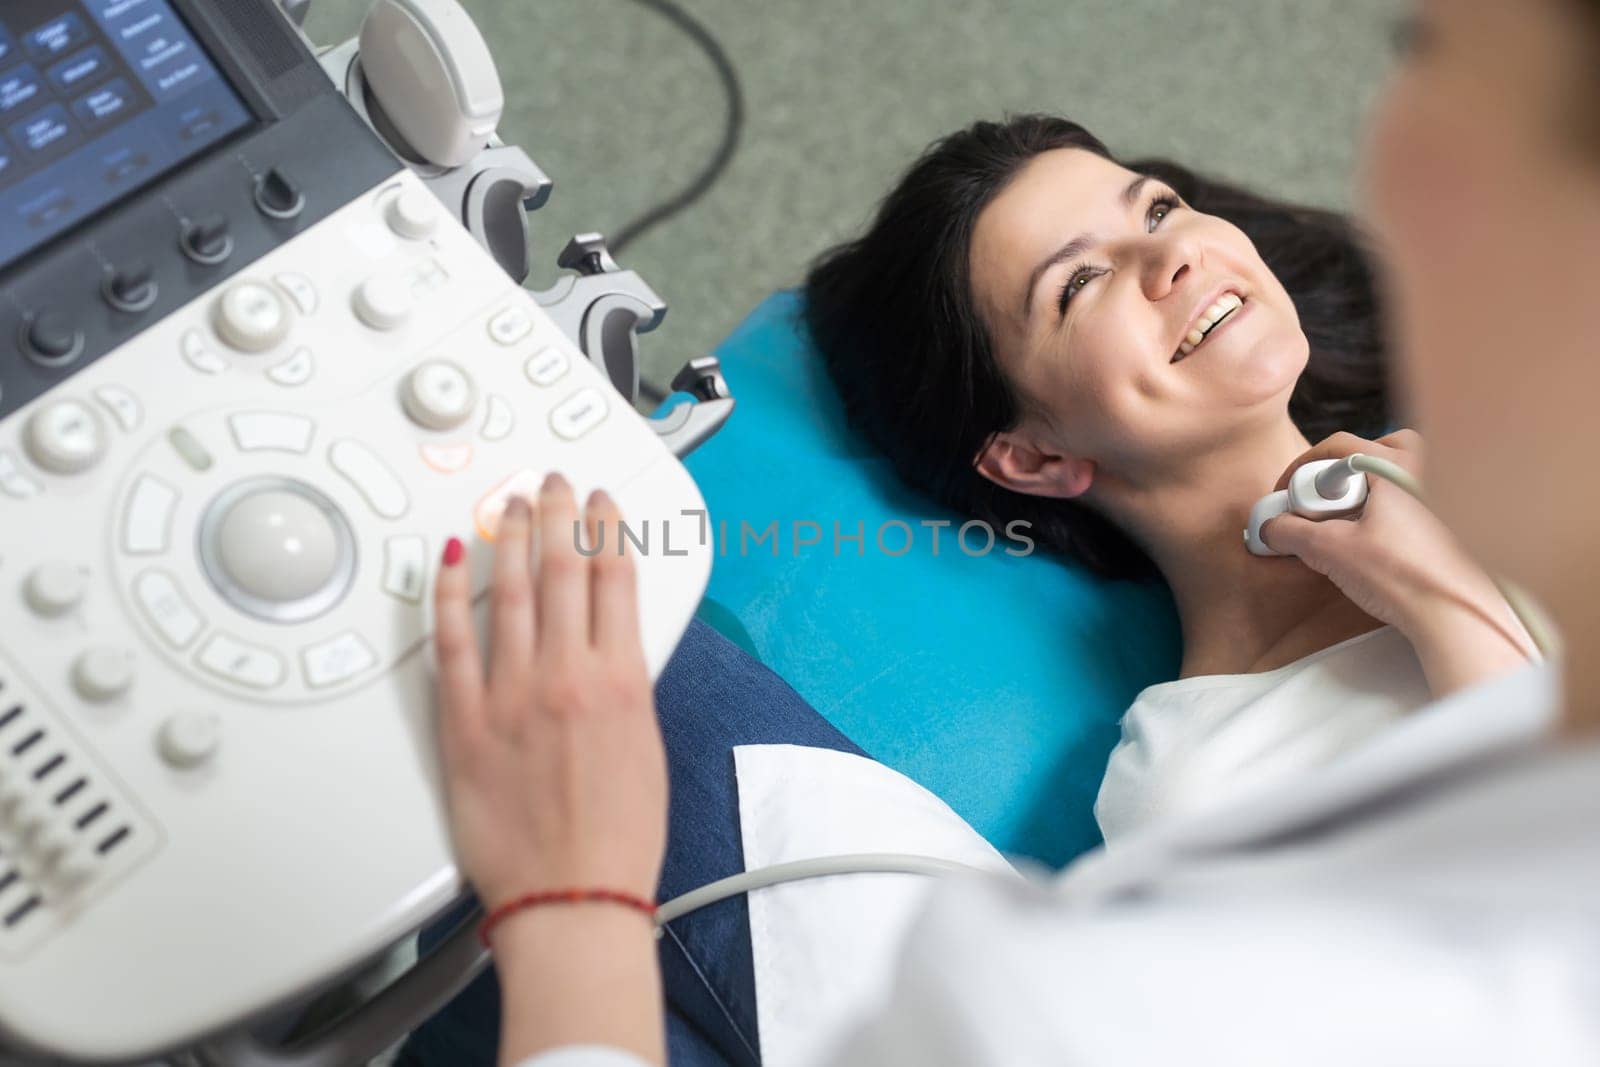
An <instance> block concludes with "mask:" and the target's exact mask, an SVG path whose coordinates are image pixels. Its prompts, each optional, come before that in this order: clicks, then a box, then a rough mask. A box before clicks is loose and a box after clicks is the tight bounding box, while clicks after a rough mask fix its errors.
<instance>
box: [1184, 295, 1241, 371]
mask: <svg viewBox="0 0 1600 1067" xmlns="http://www.w3.org/2000/svg"><path fill="white" fill-rule="evenodd" d="M1243 306H1244V298H1243V297H1241V296H1238V295H1237V294H1235V293H1223V294H1222V295H1221V296H1219V297H1217V301H1216V303H1214V304H1212V305H1211V306H1210V307H1208V308H1206V310H1205V311H1204V312H1202V313H1201V315H1200V318H1199V319H1197V320H1196V321H1195V324H1194V329H1192V330H1190V331H1189V333H1188V334H1187V335H1186V336H1185V337H1184V339H1183V341H1182V342H1180V343H1179V345H1178V354H1179V355H1180V356H1187V355H1188V354H1189V353H1190V352H1193V351H1194V350H1195V349H1196V348H1197V347H1199V345H1200V342H1201V341H1204V340H1205V339H1206V335H1207V334H1208V333H1210V332H1211V328H1212V327H1213V326H1215V325H1216V324H1217V323H1219V322H1221V321H1222V320H1223V319H1225V318H1227V317H1228V314H1229V313H1230V312H1232V311H1235V310H1237V309H1238V308H1241V307H1243Z"/></svg>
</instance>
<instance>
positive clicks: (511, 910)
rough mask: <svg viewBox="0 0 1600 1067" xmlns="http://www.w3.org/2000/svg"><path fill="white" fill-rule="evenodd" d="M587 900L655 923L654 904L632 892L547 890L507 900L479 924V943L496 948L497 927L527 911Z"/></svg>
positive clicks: (485, 946)
mask: <svg viewBox="0 0 1600 1067" xmlns="http://www.w3.org/2000/svg"><path fill="white" fill-rule="evenodd" d="M586 901H601V902H603V903H606V904H621V905H622V906H623V907H626V908H632V909H633V910H635V911H640V912H643V913H644V914H645V915H647V916H649V917H650V921H651V922H652V923H653V922H655V918H656V906H655V902H654V901H650V900H646V899H645V898H644V897H640V896H635V895H634V894H632V893H623V892H620V891H619V890H615V889H547V890H544V891H543V892H539V893H527V894H524V895H523V896H520V897H516V898H515V899H512V900H508V901H506V902H505V903H504V904H502V905H500V906H499V907H498V908H495V909H494V910H493V911H491V912H490V913H489V914H488V915H486V916H484V919H483V922H481V923H479V924H478V940H479V941H482V942H483V947H484V948H493V947H494V946H493V945H491V944H490V943H489V937H490V935H491V934H493V933H494V928H495V927H496V926H499V925H500V923H501V922H502V921H503V920H505V919H507V918H509V917H510V916H512V915H514V914H516V913H517V912H519V911H521V910H523V909H524V908H536V907H538V906H539V905H541V904H581V903H584V902H586Z"/></svg>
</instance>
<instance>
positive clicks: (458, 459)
mask: <svg viewBox="0 0 1600 1067" xmlns="http://www.w3.org/2000/svg"><path fill="white" fill-rule="evenodd" d="M417 452H418V453H419V454H420V455H421V456H422V462H424V463H426V464H427V465H428V467H429V468H430V469H432V470H436V471H438V472H439V473H440V474H458V473H460V472H461V471H464V470H466V469H467V467H468V466H469V465H470V464H471V463H472V446H471V445H469V444H466V443H465V442H462V443H460V444H453V445H420V446H418V448H417Z"/></svg>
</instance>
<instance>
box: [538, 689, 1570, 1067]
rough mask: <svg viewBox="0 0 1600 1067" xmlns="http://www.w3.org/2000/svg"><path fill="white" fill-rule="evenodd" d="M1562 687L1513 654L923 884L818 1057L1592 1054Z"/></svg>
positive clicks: (1466, 1062) (1438, 1059)
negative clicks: (1111, 825) (903, 929)
mask: <svg viewBox="0 0 1600 1067" xmlns="http://www.w3.org/2000/svg"><path fill="white" fill-rule="evenodd" d="M1555 688H1556V679H1555V674H1554V670H1553V668H1551V667H1550V666H1548V665H1530V666H1529V667H1526V668H1524V669H1522V670H1520V671H1517V672H1515V673H1514V674H1511V675H1507V676H1505V677H1504V678H1501V679H1499V680H1496V681H1494V682H1491V683H1488V684H1486V685H1484V686H1480V687H1477V688H1476V689H1473V690H1470V691H1468V692H1465V693H1461V694H1457V695H1456V696H1455V697H1454V698H1452V699H1449V700H1446V701H1442V702H1440V703H1438V704H1436V705H1433V706H1431V707H1429V708H1427V709H1424V710H1422V711H1420V712H1418V713H1417V714H1416V715H1415V716H1414V717H1413V718H1411V719H1410V720H1408V721H1407V722H1405V723H1402V724H1400V725H1398V726H1396V727H1395V728H1394V730H1393V731H1392V732H1390V733H1389V734H1388V735H1387V736H1385V737H1383V738H1380V739H1378V740H1376V741H1375V742H1374V743H1373V744H1372V745H1371V746H1368V747H1367V748H1366V749H1363V750H1362V751H1360V752H1358V753H1354V754H1352V755H1351V756H1350V757H1348V758H1346V759H1344V760H1341V761H1340V762H1338V763H1336V764H1334V765H1331V766H1329V767H1327V768H1325V769H1323V770H1321V771H1319V772H1317V773H1315V774H1313V775H1311V776H1309V777H1308V778H1307V779H1306V780H1304V781H1302V782H1299V783H1296V784H1293V785H1290V786H1287V787H1285V788H1282V789H1278V790H1275V791H1271V792H1262V793H1258V794H1255V795H1252V796H1250V797H1247V798H1242V799H1241V802H1240V803H1239V804H1237V805H1232V806H1228V807H1225V808H1221V809H1218V810H1217V811H1215V812H1213V813H1212V814H1210V815H1208V816H1206V817H1205V818H1202V819H1196V820H1193V821H1189V822H1185V823H1182V824H1173V825H1170V826H1166V827H1158V828H1156V829H1153V830H1152V831H1151V832H1149V833H1146V834H1144V835H1143V836H1140V837H1136V838H1132V839H1129V840H1128V841H1127V842H1126V843H1124V844H1123V845H1121V846H1119V847H1116V848H1113V849H1111V850H1107V851H1102V852H1098V853H1095V854H1092V855H1090V856H1088V857H1085V858H1084V859H1083V860H1081V861H1079V862H1078V863H1076V864H1074V865H1073V866H1072V867H1070V868H1069V869H1068V870H1067V871H1066V872H1064V873H1063V874H1062V875H1061V876H1060V877H1059V878H1058V879H1056V880H1054V881H1053V882H1051V883H1049V884H1048V885H1044V886H1025V885H1021V884H1019V883H1018V882H1017V880H1015V879H999V878H995V879H983V880H961V881H953V882H950V883H948V884H945V885H943V886H941V887H940V888H939V889H938V890H937V891H936V892H935V893H933V895H932V899H931V901H930V902H929V904H928V906H927V907H926V908H925V910H924V911H923V912H922V914H921V915H920V917H919V918H918V919H917V921H916V922H915V924H914V925H913V926H912V927H911V929H910V932H909V934H908V936H907V937H906V938H905V939H904V942H903V947H902V949H901V951H900V954H899V957H898V961H897V966H896V977H895V980H894V982H893V984H892V987H891V990H890V992H889V993H888V995H887V997H886V998H885V999H883V1000H882V1001H881V1002H879V1003H875V1004H872V1005H870V1006H867V1007H866V1008H865V1009H864V1013H863V1015H862V1016H861V1017H859V1018H857V1019H856V1020H854V1022H853V1023H852V1025H851V1026H849V1027H848V1028H841V1030H840V1032H839V1033H838V1034H836V1035H835V1038H834V1040H833V1041H832V1042H831V1043H830V1047H829V1049H828V1050H827V1051H826V1052H825V1053H824V1054H822V1055H821V1056H820V1060H821V1062H825V1063H829V1064H833V1065H835V1067H869V1065H870V1067H897V1065H905V1067H911V1065H916V1067H955V1065H961V1067H968V1065H973V1064H1003V1065H1007V1067H1010V1065H1017V1067H1026V1065H1032V1064H1051V1065H1059V1064H1073V1065H1098V1064H1107V1065H1111V1064H1115V1065H1117V1067H1128V1065H1136V1064H1162V1065H1169V1064H1175V1063H1182V1064H1185V1065H1193V1064H1227V1065H1228V1067H1245V1065H1251V1064H1262V1065H1267V1064H1270V1065H1273V1067H1279V1065H1286V1064H1294V1065H1295V1067H1316V1065H1320V1064H1327V1065H1330V1067H1332V1065H1338V1067H1349V1065H1351V1064H1361V1065H1362V1067H1371V1065H1383V1064H1395V1065H1402V1064H1403V1065H1406V1067H1423V1065H1430V1064H1438V1065H1441V1067H1444V1065H1449V1067H1471V1065H1477V1064H1485V1065H1487V1064H1496V1065H1515V1067H1525V1065H1533V1064H1539V1065H1565V1064H1574V1065H1577V1064H1583V1065H1586V1067H1588V1065H1593V1064H1597V1063H1600V747H1596V746H1584V747H1574V748H1569V749H1558V748H1556V747H1555V746H1554V745H1553V744H1552V743H1551V742H1549V740H1548V725H1549V721H1550V716H1551V713H1552V711H1553V709H1554V706H1555ZM765 1044H766V1040H765V1036H764V1037H763V1045H765ZM623 1064H629V1065H630V1067H631V1063H630V1061H629V1060H628V1059H626V1058H616V1057H615V1055H614V1054H612V1053H609V1052H604V1051H602V1050H596V1049H584V1050H580V1049H572V1050H566V1051H562V1052H558V1053H551V1054H547V1055H546V1056H544V1057H535V1058H534V1059H533V1060H531V1061H529V1062H528V1064H527V1065H525V1067H612V1065H617V1067H620V1065H623Z"/></svg>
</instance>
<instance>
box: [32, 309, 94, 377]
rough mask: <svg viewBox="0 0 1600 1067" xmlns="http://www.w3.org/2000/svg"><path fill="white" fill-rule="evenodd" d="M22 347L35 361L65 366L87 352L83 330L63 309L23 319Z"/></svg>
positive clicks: (43, 364)
mask: <svg viewBox="0 0 1600 1067" xmlns="http://www.w3.org/2000/svg"><path fill="white" fill-rule="evenodd" d="M22 349H23V351H24V352H26V353H27V354H28V358H29V359H32V360H33V361H34V362H35V363H38V364H41V365H42V366H46V367H62V366H65V365H66V364H68V363H71V362H72V361H73V360H75V359H77V358H78V355H79V353H81V352H82V351H83V331H82V330H80V329H78V324H77V323H75V322H73V321H72V319H71V318H69V317H68V316H67V315H65V314H63V313H62V312H59V311H40V312H36V313H34V314H31V315H28V316H27V317H26V318H24V319H23V323H22Z"/></svg>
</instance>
